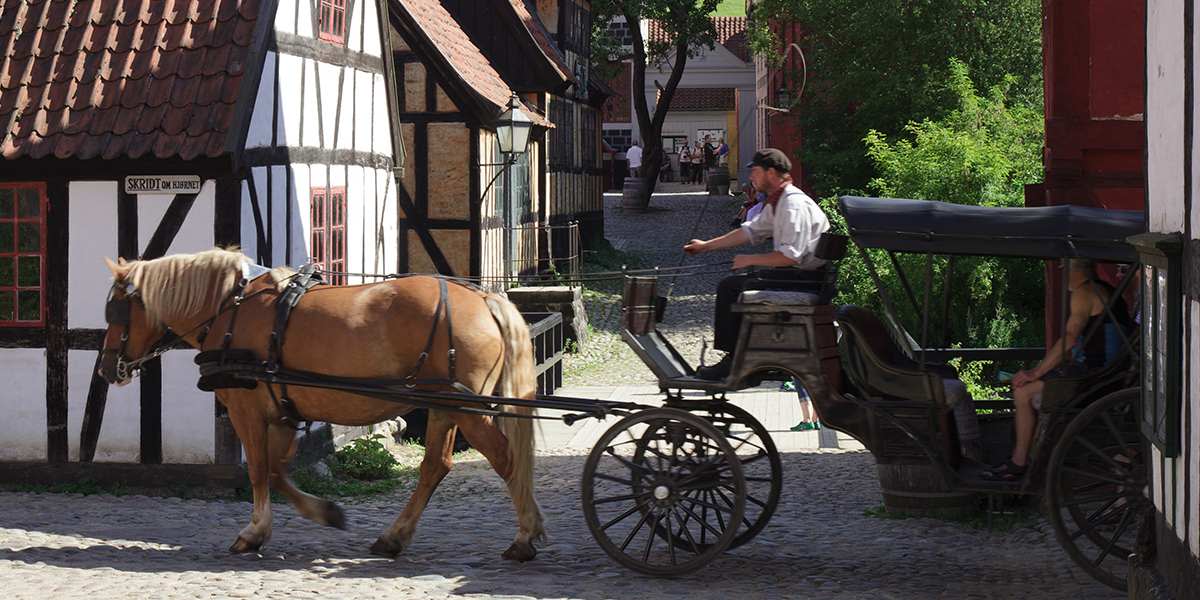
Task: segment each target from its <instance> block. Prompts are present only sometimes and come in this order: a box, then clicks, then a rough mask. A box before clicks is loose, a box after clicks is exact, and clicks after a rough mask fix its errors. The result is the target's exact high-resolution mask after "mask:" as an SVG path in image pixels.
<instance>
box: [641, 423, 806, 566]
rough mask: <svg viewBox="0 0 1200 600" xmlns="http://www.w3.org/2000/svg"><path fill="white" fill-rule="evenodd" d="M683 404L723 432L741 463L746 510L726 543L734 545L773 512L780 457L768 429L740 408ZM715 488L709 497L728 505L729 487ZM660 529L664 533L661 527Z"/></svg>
mask: <svg viewBox="0 0 1200 600" xmlns="http://www.w3.org/2000/svg"><path fill="white" fill-rule="evenodd" d="M683 408H685V409H688V410H690V411H691V412H693V413H695V414H698V415H700V416H701V417H703V418H704V419H705V420H706V421H708V422H709V423H711V424H712V425H713V427H716V428H717V431H720V432H721V433H722V434H724V435H725V440H726V441H728V442H729V445H730V446H731V447H733V451H734V454H736V455H737V457H738V459H739V460H740V461H741V463H742V472H743V474H744V475H745V478H746V510H745V514H744V516H743V517H742V526H743V527H742V528H741V529H740V530H739V532H738V534H737V537H735V538H733V543H731V544H730V545H729V547H730V548H737V547H738V546H741V545H742V544H745V543H746V542H749V541H750V540H752V539H754V536H756V535H758V533H759V532H760V531H762V530H763V528H764V527H766V526H767V522H768V521H770V520H771V515H773V514H775V508H776V507H777V506H779V496H780V492H781V491H782V490H783V461H782V460H780V458H779V451H778V450H777V449H776V448H775V442H774V441H773V440H772V439H771V434H770V432H768V431H767V428H766V427H763V424H762V423H759V422H758V420H757V419H755V418H754V417H753V416H751V415H750V413H748V412H746V411H745V410H744V409H742V408H739V407H737V406H734V405H732V404H728V403H724V402H723V403H720V404H711V405H708V406H701V407H692V406H686V407H683ZM718 492H719V493H716V494H711V495H710V499H711V500H717V501H720V502H723V503H725V504H726V505H731V502H732V499H731V498H729V497H728V496H729V494H730V492H731V490H729V489H728V488H725V489H724V490H723V491H720V490H718ZM662 533H663V535H665V531H664V532H662ZM675 544H676V546H680V545H683V544H686V541H684V540H679V539H675Z"/></svg>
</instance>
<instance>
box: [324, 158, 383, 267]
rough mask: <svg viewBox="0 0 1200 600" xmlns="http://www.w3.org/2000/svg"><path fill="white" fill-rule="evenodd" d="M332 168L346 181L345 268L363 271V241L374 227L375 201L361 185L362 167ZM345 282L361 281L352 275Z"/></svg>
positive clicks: (364, 262)
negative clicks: (369, 197)
mask: <svg viewBox="0 0 1200 600" xmlns="http://www.w3.org/2000/svg"><path fill="white" fill-rule="evenodd" d="M334 170H335V171H338V172H339V175H340V176H341V177H342V178H343V179H344V181H345V182H346V183H345V185H346V270H347V271H350V272H352V273H364V272H366V271H367V269H366V268H365V266H364V265H365V264H366V261H365V256H364V255H365V243H364V241H365V238H366V237H369V236H370V234H371V230H372V229H374V225H375V214H374V210H375V203H374V202H372V201H371V200H370V199H368V197H367V193H366V189H365V187H364V186H363V168H362V167H337V168H335V169H334ZM333 185H336V184H333ZM368 217H369V219H368ZM346 282H347V283H362V278H360V277H352V278H348V279H347V280H346Z"/></svg>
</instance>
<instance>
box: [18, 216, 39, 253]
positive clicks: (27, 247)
mask: <svg viewBox="0 0 1200 600" xmlns="http://www.w3.org/2000/svg"><path fill="white" fill-rule="evenodd" d="M17 251H19V252H41V251H42V227H41V225H38V224H37V223H21V224H20V225H18V226H17Z"/></svg>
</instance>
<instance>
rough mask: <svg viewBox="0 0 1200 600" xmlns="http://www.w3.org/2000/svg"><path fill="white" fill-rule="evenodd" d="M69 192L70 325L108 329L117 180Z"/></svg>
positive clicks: (79, 185) (75, 186) (77, 184)
mask: <svg viewBox="0 0 1200 600" xmlns="http://www.w3.org/2000/svg"><path fill="white" fill-rule="evenodd" d="M67 192H68V194H69V198H70V200H69V202H70V204H71V210H70V213H71V219H70V220H71V223H70V225H69V227H68V229H69V236H70V237H69V240H70V248H69V249H68V255H69V257H70V275H69V279H68V281H67V327H70V328H73V329H81V328H87V329H104V328H105V327H107V324H106V323H105V322H104V299H105V297H106V296H107V294H108V288H109V286H111V285H112V273H110V272H109V270H108V269H107V268H106V267H105V266H104V259H105V258H106V257H107V258H111V259H113V260H116V258H117V182H115V181H73V182H71V183H70V185H69V186H68V188H67ZM43 429H44V427H43Z"/></svg>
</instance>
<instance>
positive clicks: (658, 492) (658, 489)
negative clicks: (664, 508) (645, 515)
mask: <svg viewBox="0 0 1200 600" xmlns="http://www.w3.org/2000/svg"><path fill="white" fill-rule="evenodd" d="M670 495H671V490H670V489H669V488H667V486H665V485H659V486H655V487H654V499H655V500H666V499H667V498H668V497H669V496H670Z"/></svg>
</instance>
